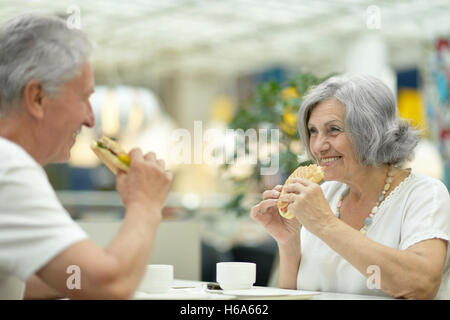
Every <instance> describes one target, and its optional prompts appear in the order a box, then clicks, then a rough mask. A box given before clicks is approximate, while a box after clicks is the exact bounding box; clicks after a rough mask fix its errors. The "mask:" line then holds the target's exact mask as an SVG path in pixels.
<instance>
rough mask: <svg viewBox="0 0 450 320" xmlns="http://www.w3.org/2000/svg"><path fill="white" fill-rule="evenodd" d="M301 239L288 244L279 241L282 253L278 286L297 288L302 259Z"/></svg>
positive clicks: (280, 253) (279, 248)
mask: <svg viewBox="0 0 450 320" xmlns="http://www.w3.org/2000/svg"><path fill="white" fill-rule="evenodd" d="M298 239H299V241H292V242H290V243H287V244H284V245H282V244H280V243H278V250H279V255H280V270H279V272H280V274H279V279H278V286H279V287H280V288H284V289H297V274H298V268H299V266H300V259H301V245H300V237H298Z"/></svg>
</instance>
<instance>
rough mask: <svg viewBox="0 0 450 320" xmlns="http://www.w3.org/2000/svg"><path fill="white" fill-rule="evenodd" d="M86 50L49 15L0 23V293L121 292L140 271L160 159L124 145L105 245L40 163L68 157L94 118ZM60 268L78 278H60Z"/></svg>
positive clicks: (155, 215) (154, 222)
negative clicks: (114, 214)
mask: <svg viewBox="0 0 450 320" xmlns="http://www.w3.org/2000/svg"><path fill="white" fill-rule="evenodd" d="M90 50H91V46H90V44H89V41H88V40H87V39H86V38H85V36H84V35H83V33H81V32H80V31H79V30H70V29H68V28H67V27H66V23H65V21H63V20H61V19H58V18H54V17H44V16H37V15H30V14H27V15H21V16H17V17H15V18H13V19H11V20H9V21H7V22H6V23H5V24H4V25H3V27H2V28H1V29H0V158H1V159H2V160H1V162H0V299H2V298H3V299H8V298H10V299H21V298H22V297H24V294H25V298H57V297H69V298H81V299H89V298H94V299H95V298H100V299H103V298H116V299H126V298H129V297H131V296H132V295H133V293H134V291H135V289H136V287H137V286H138V284H139V281H140V279H141V278H142V276H143V273H144V268H145V265H146V264H147V261H148V258H149V255H150V252H151V248H152V244H153V240H154V236H155V233H156V230H157V227H158V225H159V223H160V221H161V209H162V207H163V205H164V202H165V199H166V197H167V193H168V190H169V186H170V182H171V176H170V174H168V173H166V172H165V170H164V162H163V161H161V160H157V159H156V157H155V154H153V153H148V154H146V155H143V154H142V152H141V150H140V149H133V150H131V152H130V158H131V165H130V172H129V173H128V174H125V173H123V172H119V174H118V176H117V190H118V191H119V194H120V196H121V199H122V202H123V203H124V206H125V208H126V214H125V218H124V221H123V225H122V228H121V230H120V231H119V233H118V235H117V237H116V238H115V239H114V240H113V241H112V242H111V244H110V245H109V246H108V247H106V248H105V249H102V248H100V247H99V246H97V245H96V244H95V243H93V242H92V241H91V240H89V239H88V238H87V236H86V234H85V233H84V232H83V231H82V230H81V229H80V228H79V227H78V225H77V224H76V223H75V222H74V221H72V219H71V218H70V216H69V214H68V213H67V212H66V211H65V210H64V208H63V207H62V206H61V204H60V203H59V201H58V200H57V198H56V196H55V193H54V191H53V189H52V188H51V186H50V184H49V182H48V179H47V177H46V175H45V172H44V171H43V169H42V166H45V165H46V164H48V163H53V162H62V161H67V160H68V159H69V151H70V149H71V147H72V145H73V144H74V142H75V139H76V135H77V133H78V132H79V131H80V130H81V128H82V126H86V127H92V126H93V125H94V115H93V112H92V108H91V105H90V103H89V96H90V95H91V93H92V92H93V90H94V78H93V72H92V68H91V65H90V64H89V62H88V57H89V54H90ZM74 266H75V267H76V268H75V269H74ZM68 270H78V271H79V272H80V273H79V275H80V279H79V280H80V286H76V287H74V286H70V285H68V281H67V280H68V278H69V277H70V275H71V274H70V273H68ZM24 289H25V290H24Z"/></svg>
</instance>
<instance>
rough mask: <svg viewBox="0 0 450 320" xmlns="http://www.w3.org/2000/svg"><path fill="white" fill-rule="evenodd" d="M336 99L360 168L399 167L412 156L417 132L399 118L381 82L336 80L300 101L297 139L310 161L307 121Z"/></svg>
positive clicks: (354, 78)
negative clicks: (325, 102)
mask: <svg viewBox="0 0 450 320" xmlns="http://www.w3.org/2000/svg"><path fill="white" fill-rule="evenodd" d="M333 98H335V99H337V100H338V101H339V102H340V103H342V105H343V106H344V108H345V116H344V126H345V128H344V132H345V133H346V134H347V135H348V137H349V138H350V141H351V143H352V144H353V147H354V151H355V155H356V158H357V159H358V161H359V162H360V163H361V164H362V165H366V166H380V165H382V164H396V165H400V164H402V163H403V162H405V161H407V160H410V159H411V157H412V156H413V151H414V148H415V147H416V145H417V143H418V141H419V137H418V131H417V130H416V129H414V128H412V127H411V126H409V124H408V122H406V121H405V120H403V119H401V118H399V116H398V111H397V106H396V102H395V96H394V94H393V92H392V91H391V90H390V89H389V87H388V86H387V85H385V84H384V83H383V82H382V81H381V80H379V79H377V78H375V77H372V76H365V75H364V76H363V75H360V76H351V77H347V76H335V77H332V78H329V79H328V80H326V81H324V82H323V83H321V84H320V85H318V86H317V87H315V88H312V90H311V91H310V92H309V93H308V94H307V95H306V96H305V97H304V98H303V101H302V104H301V106H300V110H299V115H298V130H299V134H300V139H301V141H302V143H303V145H304V146H305V147H306V151H307V154H308V156H309V157H311V158H313V155H312V153H311V150H310V145H309V139H310V136H309V130H308V121H309V117H310V115H311V112H312V110H313V108H314V107H315V106H316V105H318V104H319V103H320V102H323V101H326V100H330V99H333Z"/></svg>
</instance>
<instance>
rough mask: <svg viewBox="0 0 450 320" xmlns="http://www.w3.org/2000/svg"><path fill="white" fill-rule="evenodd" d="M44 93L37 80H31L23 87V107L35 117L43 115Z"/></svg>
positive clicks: (39, 117)
mask: <svg viewBox="0 0 450 320" xmlns="http://www.w3.org/2000/svg"><path fill="white" fill-rule="evenodd" d="M44 95H45V92H44V88H43V86H42V84H41V83H40V82H39V81H38V80H31V81H30V82H28V83H27V84H26V86H25V87H24V89H23V95H22V97H23V103H24V107H25V109H26V110H27V111H28V113H29V114H30V115H31V116H32V117H34V118H36V119H42V118H43V117H44Z"/></svg>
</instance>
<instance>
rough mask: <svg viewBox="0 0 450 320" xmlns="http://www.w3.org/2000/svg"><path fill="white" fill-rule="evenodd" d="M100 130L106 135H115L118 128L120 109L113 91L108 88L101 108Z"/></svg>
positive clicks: (117, 132)
mask: <svg viewBox="0 0 450 320" xmlns="http://www.w3.org/2000/svg"><path fill="white" fill-rule="evenodd" d="M101 117H102V121H101V122H102V131H103V133H104V134H105V135H107V136H112V137H116V136H117V135H118V134H119V130H120V110H119V105H118V102H117V97H116V95H115V94H114V91H112V90H109V91H108V94H107V96H106V99H105V103H104V105H103V106H102V109H101Z"/></svg>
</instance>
